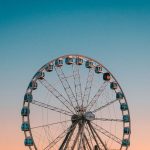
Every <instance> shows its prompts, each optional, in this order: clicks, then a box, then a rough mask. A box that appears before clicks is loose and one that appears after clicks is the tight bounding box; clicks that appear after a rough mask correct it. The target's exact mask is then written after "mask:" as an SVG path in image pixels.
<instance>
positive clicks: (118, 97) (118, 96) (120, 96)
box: [116, 92, 124, 99]
mask: <svg viewBox="0 0 150 150" xmlns="http://www.w3.org/2000/svg"><path fill="white" fill-rule="evenodd" d="M123 97H124V94H123V93H122V92H117V93H116V98H117V99H122V98H123Z"/></svg>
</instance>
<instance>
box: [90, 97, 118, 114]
mask: <svg viewBox="0 0 150 150" xmlns="http://www.w3.org/2000/svg"><path fill="white" fill-rule="evenodd" d="M119 100H120V99H119V98H117V99H115V100H113V101H110V102H108V103H106V104H105V105H103V106H100V107H99V108H97V109H95V110H93V111H92V112H93V113H95V112H97V111H100V110H102V109H104V108H106V107H107V106H109V105H111V104H113V103H115V102H117V101H119Z"/></svg>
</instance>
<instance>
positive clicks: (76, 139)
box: [71, 124, 84, 149]
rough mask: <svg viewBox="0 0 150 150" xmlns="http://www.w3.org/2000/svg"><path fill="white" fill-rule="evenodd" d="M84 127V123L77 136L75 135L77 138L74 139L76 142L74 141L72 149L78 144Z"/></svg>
mask: <svg viewBox="0 0 150 150" xmlns="http://www.w3.org/2000/svg"><path fill="white" fill-rule="evenodd" d="M83 128H84V124H83V125H81V126H80V127H79V129H78V132H77V134H76V137H75V139H74V142H73V145H72V147H71V149H74V148H75V146H76V144H77V141H78V139H79V136H80V135H81V133H82V130H83Z"/></svg>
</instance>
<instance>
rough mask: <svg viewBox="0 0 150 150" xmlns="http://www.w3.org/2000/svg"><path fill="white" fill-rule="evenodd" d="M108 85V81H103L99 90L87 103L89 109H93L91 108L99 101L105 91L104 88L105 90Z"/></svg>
mask: <svg viewBox="0 0 150 150" xmlns="http://www.w3.org/2000/svg"><path fill="white" fill-rule="evenodd" d="M107 85H108V82H107V81H105V82H103V84H102V85H101V86H100V88H99V89H98V91H97V93H96V94H95V96H94V97H93V98H92V100H91V101H90V102H89V104H88V105H87V108H88V110H91V108H92V107H93V106H94V104H95V103H96V102H97V101H98V99H99V97H100V96H101V94H102V93H103V92H104V90H105V88H106V86H107Z"/></svg>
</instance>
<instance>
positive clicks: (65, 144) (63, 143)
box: [59, 121, 78, 150]
mask: <svg viewBox="0 0 150 150" xmlns="http://www.w3.org/2000/svg"><path fill="white" fill-rule="evenodd" d="M77 123H78V121H76V122H74V123H73V124H72V125H71V126H70V128H69V130H68V133H67V134H66V136H65V138H64V140H63V142H62V144H61V145H60V148H59V150H63V149H64V150H66V149H67V147H68V144H69V142H70V139H71V137H72V135H73V133H74V130H75V128H76V125H77ZM64 146H65V147H64Z"/></svg>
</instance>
